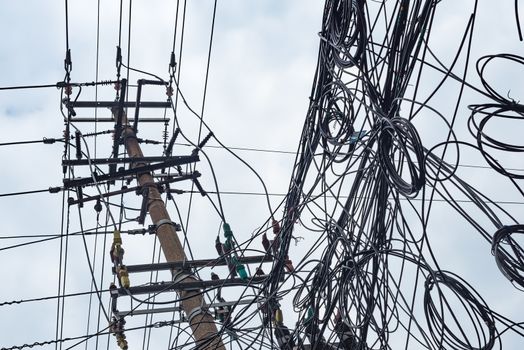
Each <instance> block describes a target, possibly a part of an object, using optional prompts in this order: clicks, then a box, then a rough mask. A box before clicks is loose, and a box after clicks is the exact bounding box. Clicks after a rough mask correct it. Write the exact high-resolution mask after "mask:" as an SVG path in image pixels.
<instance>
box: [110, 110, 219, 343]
mask: <svg viewBox="0 0 524 350" xmlns="http://www.w3.org/2000/svg"><path fill="white" fill-rule="evenodd" d="M112 112H113V115H114V116H115V119H116V117H117V116H116V114H117V113H118V109H117V108H115V109H113V110H112ZM122 137H123V139H124V143H125V148H126V151H127V154H128V156H129V157H130V158H134V157H143V156H144V155H143V153H142V150H141V148H140V145H139V144H138V141H137V138H136V134H135V131H134V130H133V128H132V127H131V126H130V125H129V124H128V121H127V116H126V114H125V113H123V116H122ZM138 165H141V164H135V165H134V166H138ZM137 181H138V183H139V185H140V186H142V187H143V188H145V187H147V188H148V189H149V197H148V211H149V216H150V217H151V221H152V222H153V224H156V225H157V231H156V235H157V237H158V240H159V241H160V245H161V247H162V251H163V252H164V256H165V258H166V261H168V262H177V261H185V260H187V258H186V255H185V252H184V249H183V248H182V245H181V244H180V239H179V238H178V235H177V232H176V229H175V227H174V225H172V224H170V223H171V219H170V217H169V213H168V212H167V210H166V206H165V203H164V201H163V200H162V197H161V196H160V192H159V191H158V188H157V187H156V186H155V182H154V179H153V177H152V176H151V174H150V173H140V174H137ZM172 274H173V278H174V279H177V280H178V279H183V280H184V281H187V282H190V281H196V278H195V277H194V276H193V275H192V274H191V275H188V274H184V273H182V271H180V270H172ZM177 293H178V295H179V297H180V299H181V301H180V304H181V306H182V309H183V310H184V312H185V314H186V315H187V317H188V318H189V324H190V326H191V329H192V331H193V337H194V338H195V340H196V347H197V348H198V349H225V348H224V345H223V343H222V340H221V338H220V337H219V336H218V335H217V328H216V325H215V322H214V319H213V317H212V316H211V314H209V313H208V311H207V310H203V309H202V306H203V305H204V299H203V296H202V294H200V293H201V291H200V290H190V291H188V290H180V291H178V292H177Z"/></svg>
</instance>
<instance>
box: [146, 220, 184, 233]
mask: <svg viewBox="0 0 524 350" xmlns="http://www.w3.org/2000/svg"><path fill="white" fill-rule="evenodd" d="M162 225H171V226H173V227H174V229H175V230H176V231H182V227H181V226H180V225H179V224H177V223H174V222H173V221H171V220H168V219H160V220H158V221H157V222H156V223H155V225H154V226H155V227H154V230H151V231H150V233H157V231H158V229H159V228H160V226H162Z"/></svg>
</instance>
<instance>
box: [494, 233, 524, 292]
mask: <svg viewBox="0 0 524 350" xmlns="http://www.w3.org/2000/svg"><path fill="white" fill-rule="evenodd" d="M516 234H521V235H522V234H524V225H510V226H502V227H501V228H500V229H498V230H497V232H495V234H494V235H493V243H492V245H491V253H492V254H493V256H494V257H495V261H496V263H497V266H498V268H499V270H500V271H501V272H502V274H503V275H504V276H505V277H506V278H507V279H508V280H510V281H511V282H515V283H517V284H518V285H519V286H521V287H522V288H524V249H523V248H522V246H521V245H519V243H518V242H517V240H515V239H514V238H513V237H512V235H516Z"/></svg>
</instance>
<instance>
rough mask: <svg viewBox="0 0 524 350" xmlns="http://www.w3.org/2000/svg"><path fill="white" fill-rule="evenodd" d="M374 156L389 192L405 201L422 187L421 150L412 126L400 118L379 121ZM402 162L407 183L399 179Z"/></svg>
mask: <svg viewBox="0 0 524 350" xmlns="http://www.w3.org/2000/svg"><path fill="white" fill-rule="evenodd" d="M377 152H378V157H379V160H380V166H381V169H382V170H383V171H384V173H385V174H386V177H387V179H388V182H389V183H390V184H391V185H392V186H393V188H395V189H396V190H397V191H398V192H399V193H400V194H402V195H404V196H406V197H415V196H416V195H417V194H418V191H419V190H420V189H421V188H422V186H424V183H425V168H424V166H423V164H424V148H423V147H422V141H421V140H420V136H419V134H418V132H417V130H416V129H415V127H414V126H413V124H412V123H411V122H410V121H409V120H407V119H404V118H400V117H395V118H392V119H387V118H383V119H382V124H381V131H380V134H379V140H378V151H377ZM412 154H413V155H412ZM404 161H405V162H406V164H407V167H408V172H409V176H410V182H407V181H406V180H404V179H403V178H402V173H403V171H402V167H403V166H404Z"/></svg>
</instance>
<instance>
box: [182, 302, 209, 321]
mask: <svg viewBox="0 0 524 350" xmlns="http://www.w3.org/2000/svg"><path fill="white" fill-rule="evenodd" d="M200 314H207V315H208V316H211V317H212V316H213V315H211V313H210V312H209V310H207V309H204V308H203V307H202V306H198V307H195V308H194V309H193V310H191V311H190V312H189V314H188V315H187V320H188V321H189V323H190V324H191V321H192V320H193V318H195V317H196V316H198V315H200Z"/></svg>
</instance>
